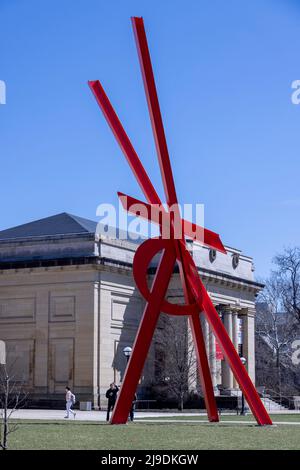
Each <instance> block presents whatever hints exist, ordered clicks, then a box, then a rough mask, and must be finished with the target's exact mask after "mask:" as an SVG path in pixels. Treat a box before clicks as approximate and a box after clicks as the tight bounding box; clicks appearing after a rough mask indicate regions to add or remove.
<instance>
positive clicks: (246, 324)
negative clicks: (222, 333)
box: [242, 307, 255, 384]
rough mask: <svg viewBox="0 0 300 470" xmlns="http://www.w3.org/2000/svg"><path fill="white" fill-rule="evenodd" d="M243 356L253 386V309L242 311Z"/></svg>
mask: <svg viewBox="0 0 300 470" xmlns="http://www.w3.org/2000/svg"><path fill="white" fill-rule="evenodd" d="M242 314H243V316H242V322H243V323H242V331H243V356H244V357H245V358H246V360H247V362H246V369H247V371H248V374H249V376H250V378H251V380H252V382H253V383H254V384H255V329H254V319H255V308H254V307H253V308H247V309H243V310H242Z"/></svg>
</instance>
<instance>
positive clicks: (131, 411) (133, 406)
mask: <svg viewBox="0 0 300 470" xmlns="http://www.w3.org/2000/svg"><path fill="white" fill-rule="evenodd" d="M136 403H137V394H136V393H135V394H134V398H133V402H132V404H131V408H130V414H129V417H130V421H131V422H132V421H133V420H134V412H135V406H136Z"/></svg>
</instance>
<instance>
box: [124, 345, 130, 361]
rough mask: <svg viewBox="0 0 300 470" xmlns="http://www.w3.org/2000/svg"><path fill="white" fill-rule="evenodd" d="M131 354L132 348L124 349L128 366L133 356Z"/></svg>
mask: <svg viewBox="0 0 300 470" xmlns="http://www.w3.org/2000/svg"><path fill="white" fill-rule="evenodd" d="M131 353H132V348H131V347H130V346H126V347H125V348H124V349H123V354H124V356H125V357H126V364H128V361H129V358H130V356H131Z"/></svg>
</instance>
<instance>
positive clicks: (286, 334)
mask: <svg viewBox="0 0 300 470" xmlns="http://www.w3.org/2000/svg"><path fill="white" fill-rule="evenodd" d="M296 333H297V325H296V322H295V318H294V316H293V315H291V314H290V313H289V312H287V311H286V310H285V291H284V289H283V284H282V279H281V276H279V275H278V274H277V273H276V272H274V273H273V274H272V275H271V277H270V278H269V279H268V280H267V281H266V282H265V288H264V289H263V291H262V292H261V293H260V294H259V296H258V302H257V306H256V336H257V338H258V340H257V341H256V344H257V353H256V356H257V361H258V364H257V366H258V367H257V368H258V371H259V370H260V369H261V370H262V371H263V373H264V382H265V383H267V385H269V386H271V387H272V388H273V389H274V390H276V389H277V390H276V391H277V392H278V393H279V395H281V394H282V385H283V384H284V381H283V377H282V373H283V371H285V372H284V373H285V374H286V371H287V370H291V369H292V368H293V366H292V363H291V345H292V342H293V340H294V339H295V336H296ZM266 351H269V358H268V357H267V354H266ZM259 361H260V362H261V364H260V362H259ZM260 366H261V367H260ZM289 385H292V384H289ZM284 388H285V390H287V388H288V387H287V384H285V386H284Z"/></svg>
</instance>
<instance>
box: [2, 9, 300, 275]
mask: <svg viewBox="0 0 300 470" xmlns="http://www.w3.org/2000/svg"><path fill="white" fill-rule="evenodd" d="M130 16H143V17H144V21H145V26H146V31H147V35H148V41H149V46H150V51H151V56H152V62H153V67H154V72H155V76H156V82H157V88H158V94H159V99H160V103H161V109H162V113H163V118H164V123H165V129H166V134H167V140H168V144H169V150H170V154H171V158H172V165H173V170H174V176H175V182H176V186H177V191H178V196H179V199H180V201H181V202H182V203H183V202H184V203H204V204H205V222H206V226H207V227H208V228H210V229H213V230H215V231H217V232H218V233H220V234H221V236H222V240H223V242H224V243H225V244H227V245H230V246H234V247H236V248H239V249H241V250H242V251H243V252H244V253H245V254H248V255H251V256H253V257H254V261H255V265H256V275H257V276H258V277H260V276H266V275H268V272H269V270H270V267H271V259H272V257H273V256H274V255H275V254H276V253H277V252H278V251H280V250H282V249H283V247H284V246H289V245H297V244H299V229H300V217H299V210H300V188H299V170H300V161H299V135H300V105H299V106H296V105H293V104H292V102H291V93H292V89H291V83H292V81H293V80H297V79H300V59H299V50H300V2H299V1H296V0H294V1H293V0H251V1H248V2H247V1H241V0H227V1H224V0H193V1H192V0H185V1H179V0H178V1H177V0H160V1H155V0H151V1H145V0H144V1H143V0H136V1H133V0H126V1H125V0H119V1H117V0H111V1H107V0H105V1H104V0H89V1H88V2H87V1H84V0H76V1H74V0H43V1H41V0H26V1H25V0H0V21H1V23H0V24H1V27H0V50H1V54H0V80H4V81H5V82H6V86H7V104H6V105H0V162H1V166H0V171H1V174H0V181H1V184H0V207H1V217H0V229H4V228H8V227H10V226H14V225H19V224H21V223H25V222H28V221H30V220H34V219H37V218H42V217H46V216H48V215H53V214H55V213H59V212H64V211H66V212H71V213H73V214H76V215H79V216H82V217H87V218H91V219H94V220H97V217H96V207H97V206H98V204H100V203H101V202H112V203H116V201H117V197H116V192H117V191H118V190H119V191H123V192H125V193H127V194H129V195H131V196H134V197H138V198H142V195H141V193H140V190H139V188H138V185H137V183H136V181H135V179H134V177H133V175H132V174H131V171H130V169H129V167H128V165H127V163H126V161H125V159H124V157H123V155H122V154H121V151H120V150H119V148H118V146H117V144H116V143H115V140H114V138H113V136H112V134H111V132H110V130H109V128H108V126H107V124H106V122H105V121H104V118H103V116H102V114H101V112H100V110H99V109H98V107H97V105H96V102H95V100H94V98H93V97H92V95H91V92H90V90H89V88H88V86H87V83H86V82H87V80H93V79H100V80H101V81H102V84H103V86H104V87H105V89H106V91H107V93H108V95H109V97H110V99H111V101H112V103H113V105H114V106H115V108H116V110H117V113H118V114H119V116H120V118H121V120H122V122H123V124H124V127H125V129H126V130H127V132H128V134H129V136H130V138H131V140H132V142H133V144H134V146H135V148H136V150H137V152H138V154H139V155H140V157H141V159H142V161H143V162H144V163H145V166H146V168H147V170H148V172H149V174H151V177H152V179H153V182H154V184H155V186H156V188H158V189H159V191H160V193H161V194H162V185H161V181H160V176H159V170H158V165H157V159H156V154H155V149H154V143H153V138H152V133H151V128H150V123H149V116H148V112H147V107H146V100H145V95H144V90H143V85H142V79H141V74H140V70H139V64H138V58H137V53H136V49H135V43H134V39H133V33H132V29H131V22H130Z"/></svg>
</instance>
